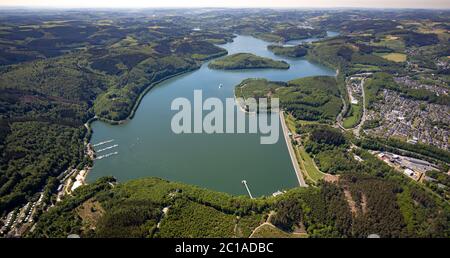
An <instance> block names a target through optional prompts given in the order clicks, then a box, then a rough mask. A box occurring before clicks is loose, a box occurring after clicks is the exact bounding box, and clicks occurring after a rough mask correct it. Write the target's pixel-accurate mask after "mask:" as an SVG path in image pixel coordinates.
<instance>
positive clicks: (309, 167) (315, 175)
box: [296, 146, 325, 182]
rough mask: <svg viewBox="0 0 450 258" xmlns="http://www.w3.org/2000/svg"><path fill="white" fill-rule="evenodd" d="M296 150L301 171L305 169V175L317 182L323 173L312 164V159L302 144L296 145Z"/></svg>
mask: <svg viewBox="0 0 450 258" xmlns="http://www.w3.org/2000/svg"><path fill="white" fill-rule="evenodd" d="M296 152H298V154H299V155H298V157H297V158H298V160H299V162H300V167H301V168H302V169H303V171H306V173H307V176H308V177H309V178H310V179H311V180H313V181H314V182H317V181H318V180H320V179H322V178H323V177H324V175H325V174H324V173H322V172H320V171H319V170H318V169H317V167H316V166H315V164H314V160H313V159H312V158H311V157H310V156H309V154H308V153H307V152H306V151H305V149H304V148H303V146H298V147H297V148H296Z"/></svg>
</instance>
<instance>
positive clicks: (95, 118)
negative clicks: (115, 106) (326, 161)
mask: <svg viewBox="0 0 450 258" xmlns="http://www.w3.org/2000/svg"><path fill="white" fill-rule="evenodd" d="M226 55H228V51H224V52H221V53H218V54H216V55H211V56H209V57H208V58H205V59H203V60H200V62H202V63H201V64H200V65H199V66H198V67H196V68H194V69H188V70H185V71H181V72H179V73H175V74H172V75H169V76H166V77H164V78H162V79H160V80H158V81H156V82H152V83H150V84H149V85H147V86H146V87H145V89H144V90H143V91H142V92H141V93H140V94H139V96H138V98H137V99H136V101H135V102H134V104H133V107H132V109H131V111H130V113H129V114H128V116H127V117H126V118H125V119H122V120H110V119H106V118H102V117H98V116H97V115H94V116H93V117H91V118H89V119H88V120H87V121H86V122H85V123H84V127H85V128H86V130H87V133H86V135H85V137H84V139H83V141H84V145H85V148H87V147H88V146H89V144H90V143H89V141H90V139H91V137H92V134H93V130H92V127H91V124H92V123H93V122H95V121H102V122H104V123H108V124H110V125H121V124H125V123H127V122H129V121H131V120H132V119H133V117H134V115H135V113H136V110H137V109H138V107H139V105H140V104H141V102H142V99H143V98H144V97H145V95H146V94H147V93H148V92H149V91H150V90H151V89H153V88H154V87H156V86H158V84H160V83H163V82H164V81H167V80H169V79H172V78H174V77H177V76H180V75H183V74H187V73H189V72H193V71H196V70H198V69H200V68H201V67H202V66H203V65H205V64H206V63H207V62H208V61H209V60H212V59H215V58H219V57H222V56H226ZM90 150H91V151H92V156H91V155H89V151H88V152H85V155H84V156H85V157H87V158H90V160H91V161H92V162H94V158H93V157H94V156H95V150H94V148H92V147H90ZM91 169H92V167H89V169H86V173H85V174H84V177H83V182H84V184H87V183H86V178H87V176H88V174H89V172H90V171H91Z"/></svg>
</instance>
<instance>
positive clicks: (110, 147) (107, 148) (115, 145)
mask: <svg viewBox="0 0 450 258" xmlns="http://www.w3.org/2000/svg"><path fill="white" fill-rule="evenodd" d="M118 146H119V144H114V145H112V146H109V147H106V148H103V149H100V150H98V151H97V152H102V151H105V150H109V149H112V148H116V147H118Z"/></svg>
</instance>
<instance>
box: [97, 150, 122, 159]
mask: <svg viewBox="0 0 450 258" xmlns="http://www.w3.org/2000/svg"><path fill="white" fill-rule="evenodd" d="M117 154H119V152H117V151H116V152H111V153H108V154H105V155H102V156H99V157H97V158H96V159H97V160H99V159H104V158H107V157H109V156H112V155H117Z"/></svg>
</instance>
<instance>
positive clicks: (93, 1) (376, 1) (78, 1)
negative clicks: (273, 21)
mask: <svg viewBox="0 0 450 258" xmlns="http://www.w3.org/2000/svg"><path fill="white" fill-rule="evenodd" d="M0 6H37V7H84V8H92V7H103V8H105V7H106V8H136V7H286V8H289V7H314V8H333V7H363V8H433V9H450V0H0Z"/></svg>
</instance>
